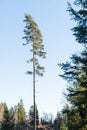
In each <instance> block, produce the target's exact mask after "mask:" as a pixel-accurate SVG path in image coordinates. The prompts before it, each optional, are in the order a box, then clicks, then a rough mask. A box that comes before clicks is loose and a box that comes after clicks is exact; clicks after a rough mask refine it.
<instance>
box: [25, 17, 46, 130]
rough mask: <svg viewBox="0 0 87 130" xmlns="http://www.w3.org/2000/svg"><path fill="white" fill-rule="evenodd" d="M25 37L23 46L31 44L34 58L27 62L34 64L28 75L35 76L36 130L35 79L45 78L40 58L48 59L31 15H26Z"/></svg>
mask: <svg viewBox="0 0 87 130" xmlns="http://www.w3.org/2000/svg"><path fill="white" fill-rule="evenodd" d="M24 22H26V26H25V30H24V33H25V37H23V39H25V40H26V42H25V43H24V44H23V45H27V44H29V43H31V50H30V51H31V52H32V58H31V59H30V60H28V61H27V62H28V63H29V62H32V63H33V69H32V71H27V73H28V74H33V100H34V101H33V102H34V129H35V130H36V108H35V106H36V101H35V86H36V84H35V79H36V75H38V76H43V72H44V67H43V66H41V65H40V63H39V58H46V52H45V51H44V45H43V44H42V42H43V40H42V34H41V32H40V30H39V28H38V25H37V24H36V23H35V22H34V20H33V19H32V17H31V15H25V20H24Z"/></svg>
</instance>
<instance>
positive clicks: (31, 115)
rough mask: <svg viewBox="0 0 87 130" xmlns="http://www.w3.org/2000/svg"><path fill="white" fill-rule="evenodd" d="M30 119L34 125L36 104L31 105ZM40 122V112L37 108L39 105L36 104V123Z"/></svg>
mask: <svg viewBox="0 0 87 130" xmlns="http://www.w3.org/2000/svg"><path fill="white" fill-rule="evenodd" d="M29 120H30V124H31V125H34V106H31V107H30V110H29ZM38 124H39V112H38V109H37V106H36V125H38Z"/></svg>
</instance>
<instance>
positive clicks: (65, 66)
mask: <svg viewBox="0 0 87 130" xmlns="http://www.w3.org/2000/svg"><path fill="white" fill-rule="evenodd" d="M74 5H75V6H76V7H77V6H78V8H77V9H73V8H72V6H71V4H70V3H68V11H69V12H70V15H71V16H72V19H74V20H75V22H76V26H75V27H74V28H72V31H73V35H75V37H76V41H77V42H78V43H80V44H81V45H82V46H83V50H82V52H80V53H79V54H73V55H72V57H71V58H70V62H66V63H62V64H59V65H60V67H61V69H62V70H63V74H62V75H61V77H63V78H64V79H65V80H66V81H67V82H68V83H69V86H68V87H67V90H68V93H67V94H66V98H67V100H68V101H69V102H70V103H71V108H72V109H71V111H70V112H69V114H71V113H73V115H74V116H75V118H76V117H78V119H76V120H78V121H76V120H75V118H74V119H73V120H72V126H74V128H72V130H75V129H76V130H82V129H87V0H75V2H74ZM75 113H77V114H75ZM77 115H78V116H77ZM77 122H78V123H77Z"/></svg>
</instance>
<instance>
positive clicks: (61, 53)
mask: <svg viewBox="0 0 87 130" xmlns="http://www.w3.org/2000/svg"><path fill="white" fill-rule="evenodd" d="M70 1H71V2H72V1H73V0H70ZM66 9H67V1H66V0H60V1H58V0H50V1H49V0H48V1H47V0H43V1H41V0H14V1H13V0H0V19H1V20H0V102H6V103H7V105H8V106H9V107H10V106H11V105H12V106H14V105H17V103H18V102H19V101H20V99H21V98H22V99H23V102H24V106H25V109H26V111H28V110H29V108H30V106H31V105H32V103H33V99H32V98H33V93H32V92H33V88H32V77H31V76H28V75H26V74H25V72H26V71H27V70H29V68H30V65H29V64H27V63H26V61H27V59H29V56H30V55H31V54H30V52H29V48H30V46H26V47H25V46H23V45H22V43H23V40H22V37H23V36H24V33H23V30H24V26H25V23H24V22H23V20H24V15H25V14H31V16H32V17H33V18H34V20H35V22H36V23H37V24H38V26H39V29H40V30H41V32H42V35H43V41H44V46H45V51H46V52H47V58H46V59H45V60H44V61H43V60H42V64H43V65H44V66H45V74H44V77H43V78H38V79H37V82H36V103H37V106H38V109H39V112H40V114H41V113H42V112H47V113H52V114H53V115H56V113H57V111H59V110H61V108H62V106H64V104H65V103H66V100H65V99H64V96H63V92H64V91H65V90H66V82H65V81H64V80H63V79H61V78H60V77H59V76H58V75H59V74H60V73H61V70H60V68H59V67H58V65H57V64H58V63H60V62H65V61H67V60H69V57H70V56H71V54H72V53H75V52H77V51H78V45H77V44H76V42H75V38H74V36H72V32H71V30H70V29H71V28H72V27H73V26H74V23H73V21H71V20H70V16H69V14H68V12H67V11H66Z"/></svg>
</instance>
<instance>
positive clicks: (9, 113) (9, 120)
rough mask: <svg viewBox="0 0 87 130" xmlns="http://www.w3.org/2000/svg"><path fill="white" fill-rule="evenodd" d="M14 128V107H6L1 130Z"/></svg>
mask: <svg viewBox="0 0 87 130" xmlns="http://www.w3.org/2000/svg"><path fill="white" fill-rule="evenodd" d="M13 128H14V112H13V109H10V110H8V108H7V107H6V108H5V111H4V116H3V121H2V122H1V130H13Z"/></svg>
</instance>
